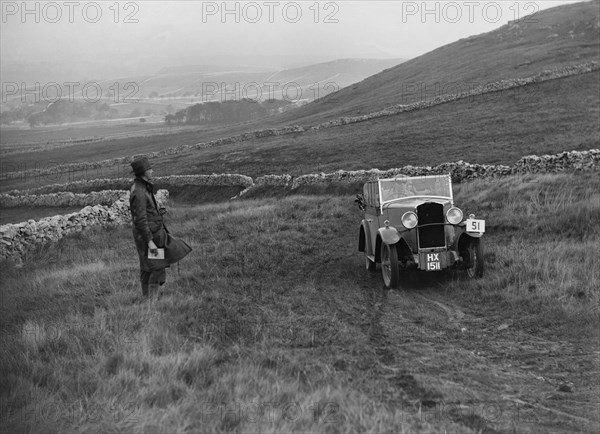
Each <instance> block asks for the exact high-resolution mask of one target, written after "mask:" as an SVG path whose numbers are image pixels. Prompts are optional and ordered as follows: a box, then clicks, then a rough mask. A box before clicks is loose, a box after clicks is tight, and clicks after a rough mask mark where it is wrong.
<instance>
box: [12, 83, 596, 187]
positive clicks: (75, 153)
mask: <svg viewBox="0 0 600 434" xmlns="http://www.w3.org/2000/svg"><path fill="white" fill-rule="evenodd" d="M598 94H600V72H594V73H591V74H585V75H581V76H575V77H570V78H565V79H560V80H553V81H548V82H544V83H540V84H537V85H535V86H528V87H526V88H520V89H518V90H508V91H504V92H499V93H494V94H490V95H482V96H480V97H475V98H474V99H472V100H470V99H464V100H460V101H455V102H452V103H448V104H444V105H440V106H436V107H433V108H430V109H427V110H421V111H415V112H409V113H402V114H399V115H395V116H390V117H384V118H378V119H373V120H370V121H366V122H361V123H356V124H350V125H344V126H339V127H333V128H328V129H324V130H316V131H308V132H305V133H302V134H298V135H286V136H276V137H269V138H263V139H255V140H251V141H246V142H240V143H234V144H230V145H223V146H219V147H214V148H209V149H202V150H196V151H189V152H187V153H183V154H175V155H169V156H165V157H161V158H157V159H154V160H153V161H154V162H155V166H156V167H155V168H156V173H157V174H158V175H161V176H162V175H170V174H206V173H208V174H210V173H213V172H216V173H222V172H230V173H242V174H246V175H249V176H260V175H264V174H279V173H290V174H295V175H297V174H304V173H314V172H321V171H324V172H328V171H335V170H339V169H347V170H350V169H370V168H372V167H377V168H379V169H386V168H390V167H400V166H403V165H407V164H413V165H435V164H439V163H443V162H447V161H457V160H465V161H469V162H471V163H503V164H512V163H514V162H515V161H516V160H518V159H519V158H521V157H522V156H523V155H527V154H544V153H550V154H552V153H557V152H561V151H564V150H587V149H591V148H598V147H600V142H599V141H598V137H599V136H600V130H599V128H600V127H599V126H598V117H599V116H600V105H599V100H598ZM205 134H206V136H208V135H209V134H210V132H208V131H207V132H206V133H205ZM214 134H217V133H216V132H215V133H214ZM176 137H177V140H176V141H169V142H167V143H165V140H166V138H165V137H164V136H157V137H152V138H148V139H140V138H137V139H128V140H123V141H120V142H108V143H107V144H106V145H105V146H104V149H102V150H97V148H96V145H95V144H91V145H90V147H87V146H86V147H80V148H77V149H72V148H68V149H56V150H52V151H47V152H39V153H34V154H31V153H30V154H22V155H16V154H15V155H8V156H6V157H5V159H4V164H5V165H6V166H5V167H8V168H11V167H12V168H13V170H15V169H16V168H19V167H35V165H36V164H37V165H38V167H52V166H54V165H56V164H57V163H63V162H72V161H94V160H96V159H100V158H108V157H116V156H121V155H131V154H137V153H142V152H143V150H157V149H161V148H164V147H169V146H175V145H180V144H184V143H194V140H195V139H194V137H195V135H194V133H192V132H187V133H181V134H180V135H178V136H176ZM129 173H130V168H129V167H127V166H115V167H112V168H101V169H94V170H89V171H81V172H74V173H70V174H67V173H63V174H53V175H51V176H47V177H29V178H18V179H13V180H7V181H4V182H3V183H2V186H1V187H0V188H1V190H2V191H7V190H11V189H15V188H17V189H23V188H29V187H37V186H39V185H43V184H46V183H58V182H69V181H72V180H76V179H94V178H98V177H122V176H129Z"/></svg>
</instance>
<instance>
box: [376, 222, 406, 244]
mask: <svg viewBox="0 0 600 434" xmlns="http://www.w3.org/2000/svg"><path fill="white" fill-rule="evenodd" d="M377 232H378V233H379V236H380V237H381V241H383V242H384V243H385V244H396V243H397V242H398V241H400V234H399V233H398V230H397V229H396V228H394V227H392V226H388V227H385V228H379V230H378V231H377Z"/></svg>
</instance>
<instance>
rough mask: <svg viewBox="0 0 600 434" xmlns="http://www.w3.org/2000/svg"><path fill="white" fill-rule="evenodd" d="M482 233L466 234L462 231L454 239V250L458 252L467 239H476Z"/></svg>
mask: <svg viewBox="0 0 600 434" xmlns="http://www.w3.org/2000/svg"><path fill="white" fill-rule="evenodd" d="M482 235H483V234H468V233H466V232H463V233H462V234H460V235H459V236H458V237H457V239H456V250H458V251H459V252H460V251H461V250H463V249H464V247H465V244H466V243H468V242H469V240H477V239H479V238H481V236H482Z"/></svg>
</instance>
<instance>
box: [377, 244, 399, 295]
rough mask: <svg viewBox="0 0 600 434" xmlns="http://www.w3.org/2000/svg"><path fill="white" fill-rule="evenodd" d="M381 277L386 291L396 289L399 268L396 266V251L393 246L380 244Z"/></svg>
mask: <svg viewBox="0 0 600 434" xmlns="http://www.w3.org/2000/svg"><path fill="white" fill-rule="evenodd" d="M381 275H382V276H383V284H384V285H385V287H386V288H387V289H395V288H398V283H399V280H400V268H399V264H398V251H397V250H396V246H395V245H392V246H390V245H388V244H385V243H381Z"/></svg>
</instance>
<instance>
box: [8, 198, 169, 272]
mask: <svg viewBox="0 0 600 434" xmlns="http://www.w3.org/2000/svg"><path fill="white" fill-rule="evenodd" d="M168 199H169V192H168V191H167V190H159V191H158V192H157V194H156V200H157V202H158V203H159V204H161V205H162V206H164V205H165V204H166V203H167V201H168ZM130 222H131V215H130V212H129V191H123V192H121V194H120V196H119V197H118V198H117V199H116V200H115V201H114V202H113V203H112V204H111V205H110V206H107V205H94V206H89V205H88V206H86V207H84V208H83V209H82V210H81V211H78V212H74V213H70V214H65V215H55V216H53V217H46V218H43V219H41V220H38V221H35V220H28V221H26V222H22V223H16V224H7V225H1V226H0V237H1V239H0V258H14V259H16V260H18V259H19V258H21V257H22V255H23V254H24V253H26V251H27V250H29V249H30V248H32V247H35V246H36V245H39V244H44V243H47V242H52V241H57V240H59V239H61V238H62V237H63V236H65V235H68V234H72V233H76V232H81V231H82V230H83V229H84V228H86V227H90V226H98V225H102V226H106V227H108V226H115V225H122V224H127V223H130Z"/></svg>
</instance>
